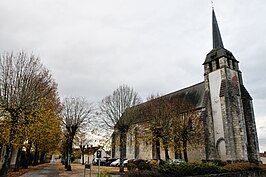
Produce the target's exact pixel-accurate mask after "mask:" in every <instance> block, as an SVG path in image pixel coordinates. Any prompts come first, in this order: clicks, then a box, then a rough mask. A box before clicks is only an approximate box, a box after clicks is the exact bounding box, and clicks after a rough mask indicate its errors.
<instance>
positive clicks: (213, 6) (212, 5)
mask: <svg viewBox="0 0 266 177" xmlns="http://www.w3.org/2000/svg"><path fill="white" fill-rule="evenodd" d="M211 4H212V9H214V5H213V1H212V0H211Z"/></svg>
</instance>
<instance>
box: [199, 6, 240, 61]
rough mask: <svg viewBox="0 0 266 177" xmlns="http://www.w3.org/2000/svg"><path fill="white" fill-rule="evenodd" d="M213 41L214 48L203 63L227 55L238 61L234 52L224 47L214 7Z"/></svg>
mask: <svg viewBox="0 0 266 177" xmlns="http://www.w3.org/2000/svg"><path fill="white" fill-rule="evenodd" d="M212 42H213V49H212V50H211V51H210V52H209V53H208V54H207V56H206V59H205V61H204V63H203V64H206V63H209V62H211V61H213V60H217V59H219V58H221V57H226V58H229V59H231V60H234V61H236V62H238V61H237V60H236V59H235V57H234V56H233V54H232V52H230V51H229V50H226V49H225V48H224V45H223V40H222V36H221V33H220V29H219V26H218V22H217V20H216V15H215V12H214V9H212Z"/></svg>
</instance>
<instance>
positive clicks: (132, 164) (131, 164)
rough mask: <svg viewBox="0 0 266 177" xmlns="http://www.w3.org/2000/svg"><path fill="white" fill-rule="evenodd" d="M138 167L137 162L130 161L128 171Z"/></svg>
mask: <svg viewBox="0 0 266 177" xmlns="http://www.w3.org/2000/svg"><path fill="white" fill-rule="evenodd" d="M136 169H137V165H136V164H134V163H132V162H131V163H128V164H127V170H128V171H132V170H136Z"/></svg>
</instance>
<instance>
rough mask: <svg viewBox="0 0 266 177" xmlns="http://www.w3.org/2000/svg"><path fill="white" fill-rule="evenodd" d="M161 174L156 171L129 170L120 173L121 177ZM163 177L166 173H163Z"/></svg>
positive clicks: (153, 176)
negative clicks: (122, 173)
mask: <svg viewBox="0 0 266 177" xmlns="http://www.w3.org/2000/svg"><path fill="white" fill-rule="evenodd" d="M161 176H162V174H160V173H158V171H146V170H142V171H138V170H135V171H129V172H128V173H126V174H124V175H122V176H121V177H161ZM163 176H164V177H168V175H163Z"/></svg>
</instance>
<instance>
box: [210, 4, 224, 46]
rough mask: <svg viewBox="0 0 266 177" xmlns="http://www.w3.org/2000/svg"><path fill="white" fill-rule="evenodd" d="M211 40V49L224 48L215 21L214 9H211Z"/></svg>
mask: <svg viewBox="0 0 266 177" xmlns="http://www.w3.org/2000/svg"><path fill="white" fill-rule="evenodd" d="M212 40H213V49H216V48H224V45H223V40H222V37H221V33H220V30H219V26H218V23H217V20H216V16H215V12H214V9H212Z"/></svg>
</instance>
